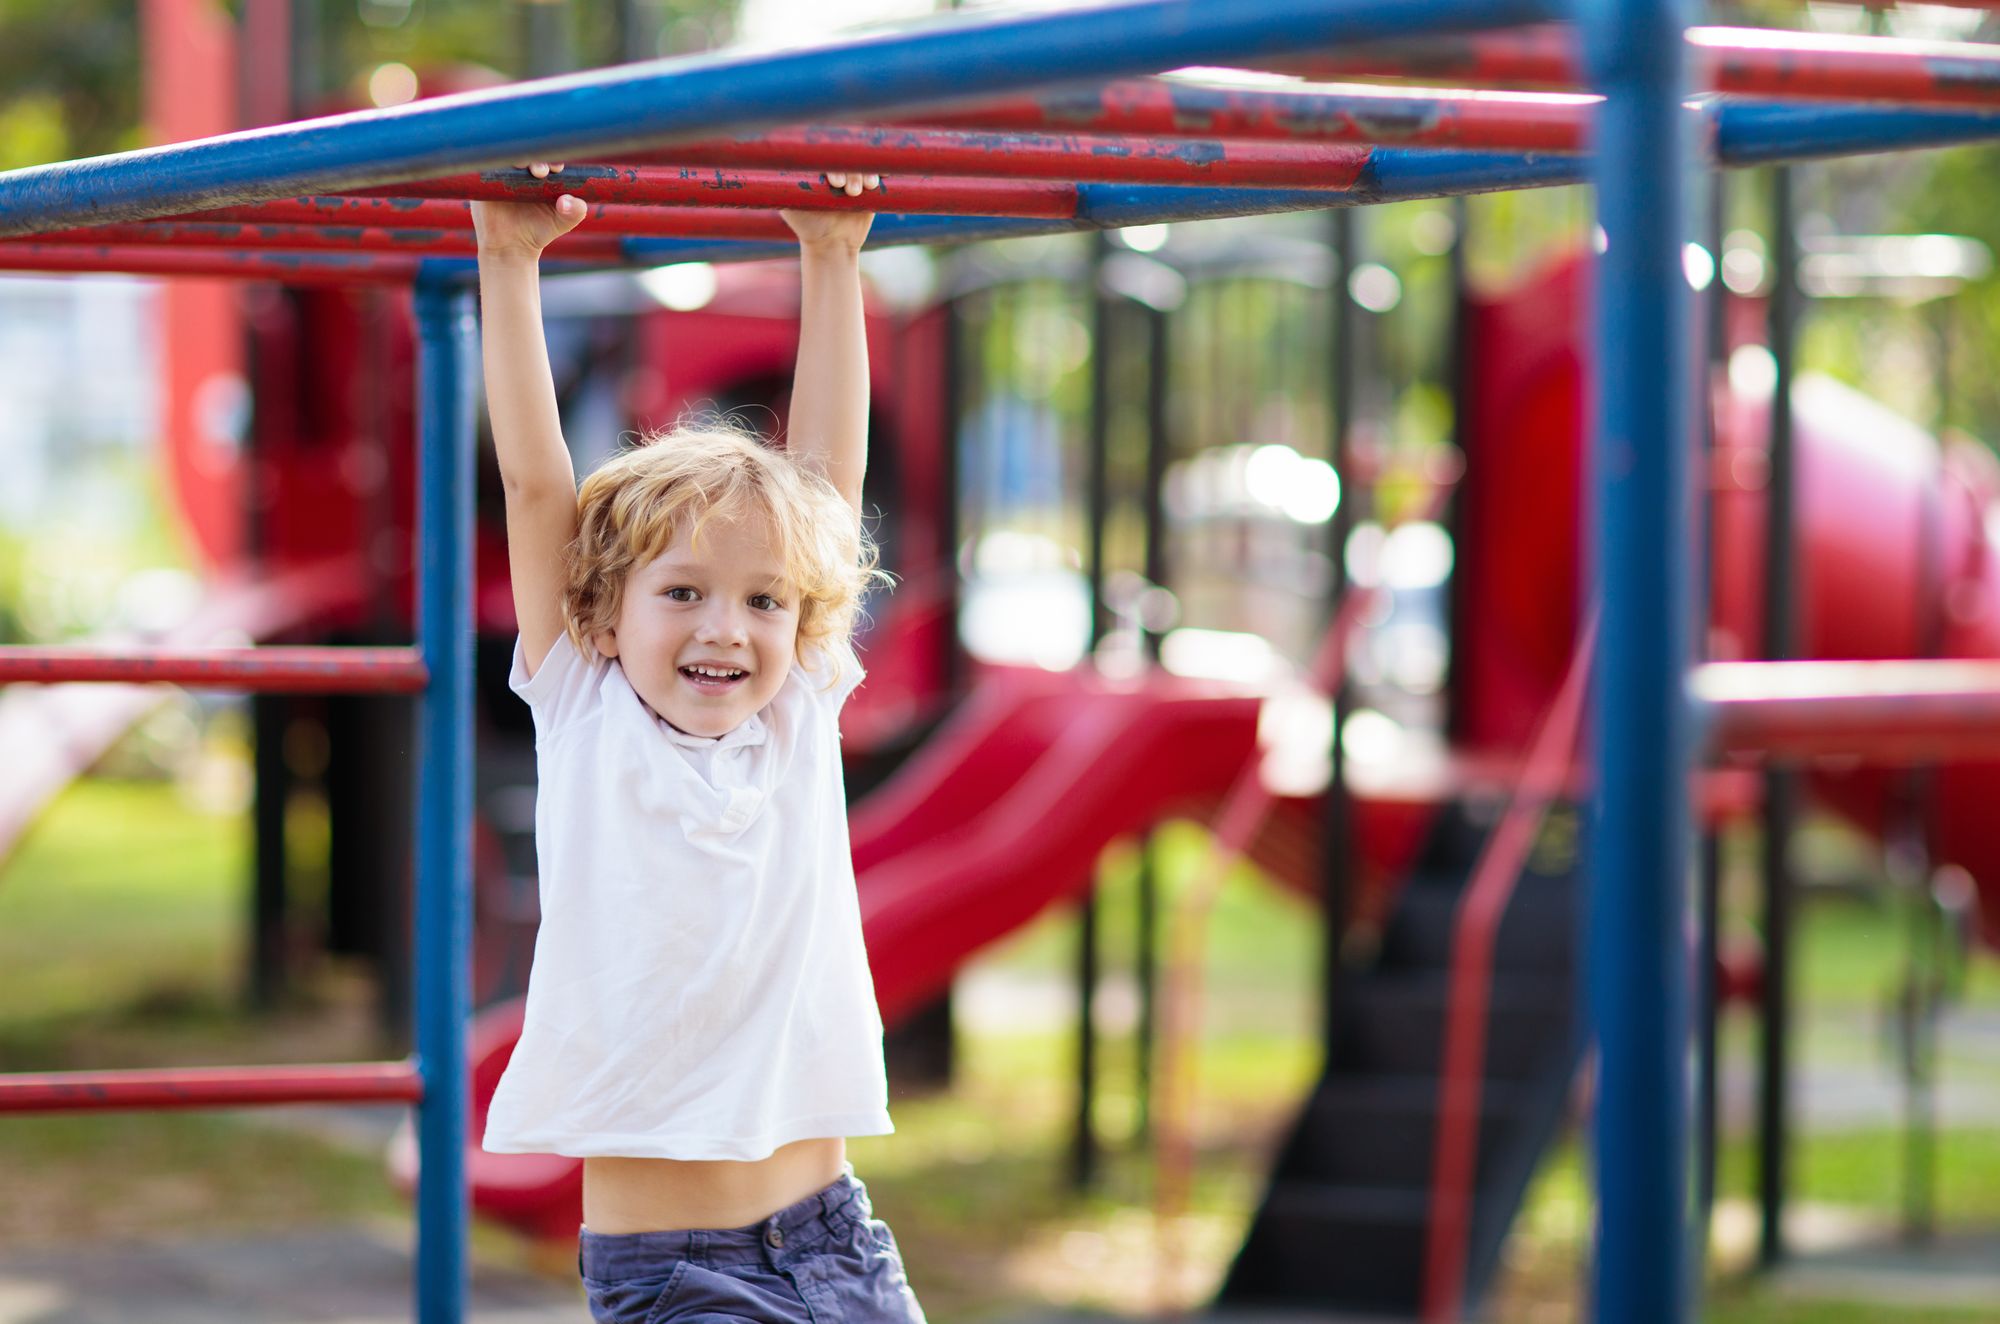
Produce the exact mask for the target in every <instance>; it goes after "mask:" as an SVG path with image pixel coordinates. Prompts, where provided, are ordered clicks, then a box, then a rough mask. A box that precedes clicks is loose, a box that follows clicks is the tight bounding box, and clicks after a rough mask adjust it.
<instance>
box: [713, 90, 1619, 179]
mask: <svg viewBox="0 0 2000 1324" xmlns="http://www.w3.org/2000/svg"><path fill="white" fill-rule="evenodd" d="M1589 116H1590V104H1589V102H1588V101H1587V100H1582V99H1569V98H1566V97H1558V96H1554V95H1551V94H1548V93H1533V92H1479V91H1463V90H1451V91H1438V90H1431V89H1416V88H1398V87H1380V86H1371V85H1368V84H1361V83H1350V84H1344V85H1341V86H1339V87H1330V86H1327V87H1315V88H1309V89H1308V88H1300V89H1278V88H1257V89H1249V88H1221V87H1211V86H1208V85H1205V84H1200V83H1184V82H1181V81H1178V80H1175V79H1158V78H1142V79H1128V80H1123V81H1120V82H1115V83H1106V84H1104V85H1103V86H1101V87H1094V88H1081V89H1068V90H1059V91H1054V92H1047V93H1041V94H1036V95H1024V96H1015V97H1007V98H1004V99H1000V100H995V101H987V102H981V103H980V104H979V105H978V106H977V107H975V108H973V109H971V110H964V111H953V112H948V113H944V114H938V115H927V116H925V117H924V119H925V122H926V123H927V124H930V125H942V126H949V127H952V128H957V129H960V130H972V129H985V130H1006V131H1025V130H1034V129H1045V130H1049V131H1052V132H1076V133H1093V134H1153V135H1160V136H1166V137H1176V138H1190V137H1192V138H1214V139H1223V140H1229V139H1239V140H1240V139H1272V138H1275V139H1283V140H1290V141H1301V140H1305V141H1313V140H1317V141H1320V142H1346V143H1383V144H1393V145H1395V146H1399V147H1411V146H1421V147H1485V148H1506V149H1512V150H1515V151H1552V152H1574V151H1579V150H1581V148H1582V146H1583V141H1584V133H1585V131H1586V128H1587V125H1588V122H1589ZM799 132H802V133H824V132H826V131H825V130H803V131H799ZM780 137H781V135H777V134H771V135H766V138H767V139H768V138H780ZM1218 146H1226V147H1228V148H1230V149H1231V150H1232V151H1235V152H1237V153H1239V154H1241V153H1242V148H1243V146H1244V144H1242V143H1240V142H1224V143H1220V144H1218ZM675 150H676V152H682V151H683V149H678V148H677V149H675ZM820 159H821V161H822V162H823V163H824V165H825V167H826V168H831V169H868V170H873V169H878V168H881V167H878V166H876V165H875V164H872V163H869V162H866V161H860V160H857V159H855V158H852V157H850V156H849V155H848V154H847V151H846V148H845V146H844V145H841V146H837V147H836V146H831V145H830V146H829V149H828V151H827V154H826V155H824V156H823V157H821V158H820ZM760 164H772V165H775V164H777V162H776V161H775V160H773V161H765V162H760ZM936 172H937V173H939V174H942V173H945V172H944V171H943V170H942V169H938V170H937V171H936ZM990 173H994V174H998V173H1000V171H999V170H997V169H995V170H993V171H991V172H990ZM1077 177H1078V178H1083V176H1077ZM1218 182H1219V181H1218Z"/></svg>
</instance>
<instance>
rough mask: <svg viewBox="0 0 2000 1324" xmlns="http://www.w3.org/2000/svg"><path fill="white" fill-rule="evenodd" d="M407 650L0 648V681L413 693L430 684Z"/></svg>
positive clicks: (415, 656) (412, 652) (414, 655)
mask: <svg viewBox="0 0 2000 1324" xmlns="http://www.w3.org/2000/svg"><path fill="white" fill-rule="evenodd" d="M429 679H430V673H429V672H428V670H427V669H426V668H425V666H424V660H423V657H422V656H421V655H420V654H419V653H418V652H417V651H416V650H415V649H414V648H316V647H274V648H204V649H146V648H134V649H126V650H120V651H116V652H113V651H109V650H101V649H90V648H0V684H5V683H10V682H11V683H29V684H40V685H55V684H62V683H66V682H72V681H123V682H127V683H131V684H170V685H185V686H189V687H191V688H196V689H210V690H243V691H246V692H254V693H264V694H272V693H287V694H415V693H418V692H420V691H422V689H423V688H424V686H425V685H426V684H427V683H428V682H429Z"/></svg>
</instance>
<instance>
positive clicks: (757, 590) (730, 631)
mask: <svg viewBox="0 0 2000 1324" xmlns="http://www.w3.org/2000/svg"><path fill="white" fill-rule="evenodd" d="M782 571H783V567H782V566H781V565H780V564H779V562H778V558H777V556H776V555H775V554H774V553H773V551H772V543H771V539H770V537H769V536H768V530H767V527H766V525H765V523H764V521H763V520H761V519H748V520H731V519H727V518H725V517H722V516H718V517H716V518H715V519H712V520H710V521H709V522H708V524H707V526H706V527H704V528H703V529H702V531H701V547H700V549H699V550H696V549H695V548H693V547H691V546H689V544H688V539H687V536H686V534H684V533H683V534H681V535H678V536H676V537H675V539H674V541H673V543H672V545H671V546H669V547H668V548H667V550H666V551H664V552H662V553H661V554H660V555H659V556H657V557H655V558H654V559H653V560H651V561H649V562H646V563H644V564H641V565H639V566H636V567H634V568H633V570H632V573H631V576H630V577H629V578H628V579H627V580H626V582H625V597H624V601H623V602H622V603H621V604H620V606H619V609H618V624H617V625H616V626H615V627H614V628H613V629H612V630H609V631H605V632H603V633H600V634H599V635H598V636H597V637H596V639H594V640H593V641H592V642H594V643H595V644H596V646H597V651H598V652H599V653H601V654H603V655H604V656H606V657H615V658H617V659H618V663H619V665H620V666H621V667H623V668H624V671H625V679H626V680H627V682H629V683H630V684H631V686H632V688H633V690H635V691H636V692H637V693H638V695H639V697H640V698H642V699H644V700H645V701H646V704H647V706H648V707H650V708H651V709H652V710H653V711H654V712H655V713H657V714H658V715H659V716H661V717H663V718H665V719H666V720H667V721H668V722H671V723H672V724H673V725H674V726H675V727H676V728H677V729H679V730H682V731H685V732H687V733H688V734H689V735H695V736H711V737H713V736H720V735H724V734H726V733H728V732H729V731H732V730H734V729H735V728H736V727H737V726H739V725H741V724H742V723H743V722H744V721H746V720H747V719H748V718H750V717H751V716H752V715H753V714H755V713H757V712H759V711H761V710H762V709H763V707H764V705H765V704H767V703H769V702H770V701H771V700H772V699H773V698H775V697H777V693H778V690H779V689H780V688H781V687H782V686H783V685H784V683H785V676H786V674H787V673H788V672H789V671H790V670H791V666H792V657H793V649H794V648H795V646H796V645H797V642H798V634H799V604H798V600H797V597H796V596H795V595H794V594H793V592H792V590H791V586H790V585H789V584H787V583H786V582H785V581H784V578H783V573H782ZM697 667H699V668H700V669H701V670H703V671H708V672H715V671H723V672H729V673H740V674H732V675H728V676H724V677H721V678H712V677H710V676H707V675H702V674H699V673H698V672H697V671H696V670H695V668H697Z"/></svg>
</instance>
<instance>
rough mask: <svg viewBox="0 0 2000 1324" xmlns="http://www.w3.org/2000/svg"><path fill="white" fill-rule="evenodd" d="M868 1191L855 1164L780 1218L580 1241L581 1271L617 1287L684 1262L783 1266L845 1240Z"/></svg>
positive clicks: (586, 1236)
mask: <svg viewBox="0 0 2000 1324" xmlns="http://www.w3.org/2000/svg"><path fill="white" fill-rule="evenodd" d="M872 1212H873V1211H872V1210H871V1209H870V1208H869V1202H868V1192H867V1188H866V1187H864V1186H863V1185H862V1184H861V1180H860V1179H859V1178H858V1177H856V1176H855V1175H854V1167H853V1165H852V1164H847V1165H845V1171H843V1172H842V1173H841V1175H840V1176H839V1177H836V1178H835V1179H834V1180H833V1181H832V1182H831V1183H829V1184H828V1185H827V1186H825V1187H823V1188H821V1189H820V1190H818V1191H816V1192H814V1193H813V1194H811V1195H808V1196H807V1197H806V1198H805V1199H803V1200H800V1201H798V1202H797V1203H796V1204H790V1205H787V1206H785V1207H784V1208H783V1209H780V1210H779V1211H778V1212H777V1213H775V1214H771V1215H769V1216H768V1217H765V1218H760V1219H758V1220H757V1221H756V1222H754V1223H748V1224H745V1225H744V1226H742V1227H735V1228H688V1229H683V1230H680V1231H674V1232H593V1231H591V1230H590V1229H589V1228H584V1229H582V1231H581V1233H580V1234H579V1236H578V1239H577V1269H578V1271H579V1272H581V1273H582V1275H583V1276H584V1277H585V1278H588V1279H591V1280H593V1281H596V1282H618V1281H621V1280H623V1279H627V1278H640V1277H645V1276H647V1275H651V1274H657V1273H660V1272H661V1271H662V1270H663V1268H665V1267H668V1266H671V1265H673V1264H675V1263H677V1262H679V1261H681V1260H688V1261H691V1262H692V1263H695V1264H698V1265H702V1266H703V1267H711V1266H720V1265H725V1264H757V1263H769V1264H773V1265H776V1264H783V1263H785V1262H786V1261H788V1260H790V1259H792V1258H794V1257H796V1256H798V1255H803V1254H809V1253H812V1252H814V1251H817V1250H819V1249H820V1248H822V1247H823V1246H824V1245H825V1244H826V1243H827V1242H829V1241H833V1240H836V1239H840V1238H844V1237H845V1236H846V1235H847V1232H848V1229H850V1228H852V1227H853V1226H854V1225H855V1224H857V1223H862V1222H866V1221H867V1220H868V1218H869V1217H870V1216H871V1214H872Z"/></svg>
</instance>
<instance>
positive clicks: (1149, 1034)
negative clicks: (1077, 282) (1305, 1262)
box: [1133, 305, 1173, 1144]
mask: <svg viewBox="0 0 2000 1324" xmlns="http://www.w3.org/2000/svg"><path fill="white" fill-rule="evenodd" d="M1145 314H1146V482H1145V491H1144V494H1143V497H1142V500H1143V502H1144V512H1145V517H1144V519H1145V522H1144V532H1143V539H1144V566H1143V571H1142V573H1143V574H1144V575H1145V578H1146V582H1147V583H1148V584H1149V585H1164V584H1165V583H1166V581H1167V575H1168V573H1169V571H1168V563H1167V546H1166V543H1167V531H1166V518H1165V512H1164V504H1163V500H1162V493H1163V490H1164V488H1165V486H1166V478H1167V461H1168V456H1169V451H1170V449H1171V446H1172V438H1171V437H1170V435H1169V433H1168V431H1167V429H1168V426H1169V424H1168V418H1167V373H1168V371H1169V369H1170V368H1171V366H1172V363H1171V358H1170V356H1171V355H1172V353H1173V337H1172V330H1171V326H1172V324H1171V322H1170V321H1169V315H1168V313H1167V311H1166V310H1165V309H1162V308H1155V307H1152V306H1150V305H1146V306H1145ZM1140 628H1141V630H1142V632H1143V634H1142V638H1143V639H1144V641H1145V650H1146V658H1147V660H1148V661H1149V662H1152V663H1155V664H1157V663H1158V662H1159V660H1160V634H1159V632H1157V631H1155V630H1152V629H1148V628H1146V622H1145V621H1144V620H1143V618H1142V619H1141V621H1140ZM1157 846H1158V834H1157V833H1156V832H1154V831H1151V830H1149V831H1147V832H1146V833H1145V835H1144V836H1142V837H1141V838H1140V841H1139V916H1138V920H1139V943H1138V946H1139V950H1138V953H1137V955H1136V961H1137V965H1138V977H1139V1031H1138V1036H1139V1042H1138V1045H1137V1048H1138V1051H1137V1055H1136V1056H1137V1064H1136V1075H1137V1081H1136V1086H1135V1087H1136V1088H1137V1090H1138V1100H1139V1115H1138V1124H1137V1125H1136V1126H1135V1127H1134V1128H1133V1140H1134V1141H1135V1142H1137V1143H1141V1144H1143V1143H1145V1142H1147V1141H1149V1140H1150V1139H1151V1138H1152V1134H1153V1108H1152V1100H1153V1047H1154V1045H1153V1039H1154V1035H1155V1033H1156V1031H1157V1026H1158V1023H1159V1018H1158V1014H1157V1013H1158V997H1159V955H1158V951H1159V913H1160V876H1159V852H1158V849H1157Z"/></svg>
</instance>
